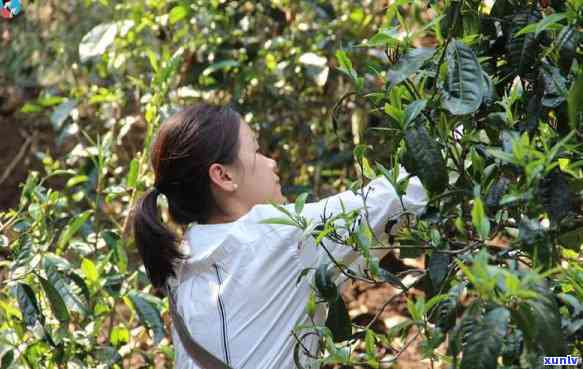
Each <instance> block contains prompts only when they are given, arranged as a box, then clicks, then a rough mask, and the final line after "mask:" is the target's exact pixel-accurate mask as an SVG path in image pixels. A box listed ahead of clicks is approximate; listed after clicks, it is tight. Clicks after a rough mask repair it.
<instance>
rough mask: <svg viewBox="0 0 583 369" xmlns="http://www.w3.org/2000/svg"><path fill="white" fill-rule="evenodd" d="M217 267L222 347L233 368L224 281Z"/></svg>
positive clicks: (215, 265)
mask: <svg viewBox="0 0 583 369" xmlns="http://www.w3.org/2000/svg"><path fill="white" fill-rule="evenodd" d="M213 266H214V267H215V272H216V274H217V280H218V281H219V292H218V295H217V296H218V304H217V307H218V310H219V317H220V320H221V333H222V340H221V341H222V345H223V353H224V355H225V361H226V363H227V365H229V366H231V355H230V353H229V344H228V340H227V313H226V310H225V304H224V303H223V299H222V297H221V294H222V284H223V280H222V278H221V273H220V272H219V266H218V265H217V264H213Z"/></svg>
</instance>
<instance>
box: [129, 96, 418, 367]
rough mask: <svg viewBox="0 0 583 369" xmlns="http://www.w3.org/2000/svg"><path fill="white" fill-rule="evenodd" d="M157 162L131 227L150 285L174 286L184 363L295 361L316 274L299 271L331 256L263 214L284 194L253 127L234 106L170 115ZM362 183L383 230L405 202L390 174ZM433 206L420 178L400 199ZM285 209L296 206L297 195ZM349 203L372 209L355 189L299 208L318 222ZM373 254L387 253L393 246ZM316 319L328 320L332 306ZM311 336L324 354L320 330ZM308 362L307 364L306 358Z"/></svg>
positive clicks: (348, 254)
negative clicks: (161, 203) (164, 210)
mask: <svg viewBox="0 0 583 369" xmlns="http://www.w3.org/2000/svg"><path fill="white" fill-rule="evenodd" d="M152 165H153V168H154V171H155V186H154V188H153V189H152V190H151V191H150V192H148V193H147V194H146V195H145V197H144V198H143V199H142V200H141V202H140V203H139V204H138V206H137V208H136V212H135V218H134V232H135V239H136V243H137V246H138V249H139V251H140V255H141V257H142V260H143V262H144V265H145V268H146V271H147V273H148V276H149V278H150V280H151V282H152V284H153V285H154V287H157V288H163V287H164V286H165V285H166V284H167V283H168V286H170V287H171V288H169V289H170V290H171V291H172V292H173V293H172V294H171V297H173V301H175V305H174V307H175V310H176V311H177V314H173V320H174V324H173V329H172V338H173V342H174V345H175V348H176V366H177V368H181V369H191V368H207V367H208V368H210V367H213V368H215V367H221V365H222V364H218V366H214V365H217V363H220V362H222V363H224V364H226V365H227V366H228V367H230V368H236V369H244V368H249V369H251V368H252V369H272V368H277V369H287V368H290V369H291V368H295V364H294V361H293V355H292V352H293V346H294V342H295V341H294V337H293V336H292V335H291V334H290V332H291V331H292V329H293V328H294V327H295V326H297V325H299V324H308V323H309V322H310V320H309V317H308V315H307V314H306V312H305V305H306V302H307V299H308V296H309V293H310V281H311V279H310V278H302V279H301V281H300V283H299V284H297V285H296V280H297V277H298V275H299V273H300V272H301V271H302V270H303V269H305V268H309V267H317V266H318V265H319V264H320V263H321V262H322V261H326V260H329V257H328V255H327V254H326V253H325V251H324V250H323V248H322V247H316V245H315V244H314V239H313V238H312V237H310V238H308V239H305V240H303V242H302V233H303V230H301V229H299V228H296V227H292V226H289V225H279V224H263V223H260V222H261V221H262V220H264V219H266V218H274V217H282V216H284V215H283V214H282V213H281V212H280V211H279V210H277V209H276V207H274V206H273V205H271V204H269V202H270V201H273V202H276V203H279V204H284V203H285V202H286V199H285V198H284V196H283V195H282V193H281V187H280V184H279V178H278V176H277V165H276V163H275V161H274V160H272V159H270V158H269V157H267V156H265V155H263V154H262V153H261V152H260V151H259V145H258V143H257V140H256V136H255V134H254V133H253V131H252V130H251V128H250V127H249V126H248V125H247V124H246V123H245V121H244V120H242V119H241V116H240V115H239V114H238V113H237V112H236V111H234V110H232V109H231V108H229V107H220V106H212V105H208V104H200V105H196V106H191V107H188V108H186V109H184V110H182V111H180V112H179V113H177V114H175V115H174V116H172V117H171V118H170V119H169V120H168V121H166V122H165V123H164V124H162V126H161V127H160V130H159V132H158V134H157V136H156V138H155V140H154V143H153V147H152ZM403 175H406V173H403ZM364 190H365V193H367V191H368V190H370V192H368V196H367V200H366V204H367V210H368V219H369V224H370V225H371V227H372V229H373V231H374V232H375V234H376V235H377V236H378V237H380V235H381V233H383V230H384V226H385V224H386V222H387V221H388V220H389V219H390V218H391V217H392V218H395V217H396V216H398V215H399V213H400V212H401V211H402V210H403V209H402V207H401V205H402V204H401V201H400V200H399V199H398V197H397V195H396V193H395V191H394V189H393V187H392V186H391V185H390V183H389V182H388V181H387V180H386V179H385V178H384V177H379V178H376V179H375V180H373V181H371V182H370V183H369V185H368V186H366V187H365V189H364ZM159 194H164V196H165V197H166V198H167V200H168V208H169V213H170V216H171V217H172V219H173V220H174V221H175V222H176V223H178V224H181V225H191V226H190V228H188V229H187V230H186V232H185V235H184V237H183V240H182V242H181V241H179V239H178V236H177V235H175V234H173V233H172V232H171V231H169V230H168V228H166V227H165V226H164V225H163V223H162V222H161V220H160V216H159V214H158V210H157V205H156V202H157V198H158V195H159ZM425 203H426V197H425V191H424V190H423V188H422V186H421V184H420V183H419V181H418V179H417V178H412V179H411V180H410V182H409V187H408V189H407V193H406V195H405V196H404V197H403V205H404V206H405V208H406V209H407V210H408V211H412V212H416V213H419V212H420V211H422V209H423V207H424V205H425ZM283 206H284V207H286V208H287V210H289V211H291V212H293V211H294V210H293V209H294V207H293V204H290V205H283ZM342 207H344V209H345V210H346V211H350V210H354V209H360V211H361V213H360V214H363V213H364V209H363V202H362V198H361V197H360V196H356V195H355V194H354V193H352V192H351V191H346V192H342V193H340V194H337V195H335V196H332V197H329V198H327V199H324V200H322V201H319V202H316V203H308V204H306V205H305V206H304V209H303V211H302V214H301V215H302V216H303V217H305V218H306V219H308V220H312V221H314V222H318V221H321V216H323V215H324V214H326V216H331V215H334V214H337V213H340V212H341V211H342ZM324 243H325V245H326V246H327V248H328V249H329V250H330V251H331V253H332V255H333V256H334V257H335V258H336V259H337V260H338V261H341V262H344V263H346V264H347V265H350V264H351V263H359V262H362V260H361V259H362V258H358V255H357V254H356V253H354V252H353V251H352V250H351V248H350V247H346V246H341V245H338V244H334V243H333V242H331V241H330V240H325V241H324ZM374 251H375V252H377V253H376V255H377V256H379V257H382V256H383V255H384V254H385V253H386V252H387V251H386V250H382V251H381V250H374ZM353 265H354V264H353ZM339 282H340V279H337V283H339ZM171 301H172V300H171ZM171 307H172V304H171ZM171 310H172V309H171ZM314 319H315V322H316V324H319V325H323V324H324V320H325V311H324V307H323V304H322V305H319V309H318V310H317V312H316V316H315V318H314ZM178 323H180V324H178ZM181 327H183V328H184V329H183V330H182V331H181V330H180V328H181ZM177 328H178V330H177ZM304 344H305V346H307V347H308V348H309V349H310V350H312V352H313V353H315V352H316V351H317V347H316V345H317V339H316V337H314V336H310V337H309V339H308V340H306V341H304ZM192 346H196V347H195V349H194V352H193V349H192ZM197 350H198V351H197ZM201 350H202V351H204V352H202V353H201ZM207 350H208V352H206V351H207ZM209 354H210V355H209ZM205 355H206V356H205ZM193 356H194V357H193ZM196 356H198V357H196ZM203 356H204V357H203ZM209 356H210V357H209ZM217 359H218V360H217ZM213 360H215V361H214V362H213ZM301 360H302V361H303V362H304V364H305V365H310V363H309V362H308V360H307V356H306V358H304V357H303V356H302V358H301ZM195 362H196V363H198V364H196V363H195ZM223 367H224V366H223Z"/></svg>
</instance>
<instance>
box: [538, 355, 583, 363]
mask: <svg viewBox="0 0 583 369" xmlns="http://www.w3.org/2000/svg"><path fill="white" fill-rule="evenodd" d="M580 361H581V358H580V357H577V356H571V355H567V356H545V357H544V365H577V364H579V362H580Z"/></svg>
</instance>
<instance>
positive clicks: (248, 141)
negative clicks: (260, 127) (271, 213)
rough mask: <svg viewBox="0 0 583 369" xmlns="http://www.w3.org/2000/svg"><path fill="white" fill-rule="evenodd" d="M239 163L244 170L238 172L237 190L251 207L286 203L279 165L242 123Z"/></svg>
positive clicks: (253, 133) (244, 123)
mask: <svg viewBox="0 0 583 369" xmlns="http://www.w3.org/2000/svg"><path fill="white" fill-rule="evenodd" d="M239 142H240V147H239V161H240V164H241V166H242V167H243V170H242V171H241V170H239V171H238V172H237V177H238V178H237V182H236V183H237V185H238V187H237V190H236V191H235V193H237V192H238V193H237V195H238V196H239V198H242V199H248V201H249V205H251V207H252V206H253V205H256V204H265V203H268V202H270V201H274V202H276V203H278V204H281V203H284V202H286V201H287V200H286V198H285V197H284V196H283V195H282V193H281V185H280V184H279V176H278V175H277V170H278V169H277V163H276V162H275V160H273V159H271V158H269V157H267V156H265V155H263V154H262V153H261V151H260V147H259V143H258V142H257V134H256V133H255V132H254V131H253V130H252V129H251V128H250V127H249V125H248V124H247V123H246V122H244V121H242V122H241V128H240V130H239Z"/></svg>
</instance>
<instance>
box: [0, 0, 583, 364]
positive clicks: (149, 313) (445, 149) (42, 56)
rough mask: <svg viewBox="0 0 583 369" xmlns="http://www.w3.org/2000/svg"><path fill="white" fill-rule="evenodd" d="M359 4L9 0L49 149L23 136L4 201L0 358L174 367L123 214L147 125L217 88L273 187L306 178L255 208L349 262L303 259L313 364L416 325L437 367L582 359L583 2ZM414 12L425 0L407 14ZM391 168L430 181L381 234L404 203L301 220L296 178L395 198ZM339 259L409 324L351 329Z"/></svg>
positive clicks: (367, 352) (21, 69) (26, 80)
mask: <svg viewBox="0 0 583 369" xmlns="http://www.w3.org/2000/svg"><path fill="white" fill-rule="evenodd" d="M368 3H371V5H362V4H361V3H360V2H354V1H348V0H334V1H331V2H329V3H326V2H321V1H306V2H290V1H273V2H249V1H229V2H219V1H206V0H197V1H194V2H191V3H185V2H170V1H166V0H162V1H146V0H135V1H127V2H123V3H117V4H110V3H109V2H108V1H105V0H100V1H91V0H86V1H83V2H74V4H73V5H72V4H69V3H63V2H57V1H52V0H50V1H47V2H35V3H31V4H28V5H29V6H28V7H27V9H26V14H25V15H26V20H24V19H25V18H24V17H21V18H20V19H21V20H22V21H21V20H19V21H18V22H21V23H18V22H14V23H13V24H11V25H10V27H9V28H8V31H7V33H6V31H5V33H4V34H7V35H8V36H3V37H9V38H10V44H9V46H8V47H6V48H5V49H3V52H2V53H1V54H0V63H1V64H2V65H3V66H5V68H3V71H2V72H1V73H2V74H1V75H0V80H1V81H2V82H3V85H7V86H12V87H14V88H17V89H19V90H22V91H24V92H27V93H31V94H32V95H34V98H31V99H29V100H27V101H26V103H25V104H22V107H21V109H20V112H17V113H15V117H17V118H26V119H23V121H26V120H34V121H38V122H40V123H39V124H40V125H43V124H44V125H46V126H47V127H48V129H50V130H52V132H53V133H54V134H55V137H56V139H55V145H56V146H57V147H58V148H59V149H60V150H61V151H62V152H63V153H64V154H63V155H61V156H57V157H52V156H51V155H50V154H48V153H47V152H44V151H38V152H36V153H35V154H36V155H37V156H38V157H39V159H40V160H41V162H42V165H43V166H44V171H43V172H42V173H41V172H31V173H30V175H29V176H28V178H27V180H26V182H25V183H24V184H23V185H22V191H21V197H20V199H19V203H18V205H17V207H16V208H15V209H12V210H8V211H6V212H4V213H2V214H1V215H0V221H1V223H0V231H1V233H2V234H1V235H0V251H2V252H3V253H2V255H8V256H7V258H6V260H3V261H2V262H0V268H2V271H1V272H2V273H4V274H3V278H5V279H3V280H2V282H3V285H2V289H1V290H0V336H1V337H2V338H1V340H2V344H1V345H0V354H1V355H2V359H1V362H0V368H1V369H5V368H6V369H7V368H16V367H22V366H28V367H31V368H37V367H55V366H64V365H72V366H78V367H96V366H108V367H114V368H120V367H122V366H124V362H125V360H132V359H135V358H140V359H142V360H143V361H145V363H146V364H145V365H151V366H153V365H154V364H155V363H157V361H158V360H159V358H160V357H162V358H163V361H164V365H166V366H172V363H171V360H172V359H173V352H172V348H171V345H170V344H169V340H168V336H167V334H166V332H165V330H164V324H163V317H164V316H165V313H166V309H167V308H166V305H165V304H164V303H163V302H162V301H161V300H160V299H158V298H156V297H154V296H152V295H155V294H156V293H157V292H156V291H153V290H151V288H150V287H149V284H148V283H147V279H146V275H145V272H144V270H143V268H142V267H137V266H138V265H139V263H138V262H137V252H136V249H135V246H134V244H133V241H132V240H131V237H128V235H129V227H128V224H127V216H128V209H130V208H131V207H132V205H133V204H134V203H135V201H136V199H137V198H138V196H139V195H140V194H141V193H142V192H143V191H144V190H146V189H147V188H148V187H149V186H150V185H151V184H152V182H153V178H152V176H151V173H150V172H149V170H148V161H149V157H148V155H149V154H148V150H147V148H149V145H150V142H151V140H152V137H153V134H154V132H155V130H156V129H157V127H158V125H159V124H160V123H161V122H162V121H163V120H164V119H165V118H166V117H167V116H168V115H169V114H171V113H172V112H173V111H174V110H175V109H176V108H177V107H179V106H181V105H184V104H189V103H191V102H193V101H197V100H200V99H205V100H207V101H211V102H223V103H224V102H227V101H229V102H231V103H233V104H234V105H235V106H236V107H237V109H238V110H239V111H240V112H241V113H242V116H243V117H244V118H245V120H246V121H247V122H249V123H250V124H251V125H252V126H253V127H254V128H256V129H257V130H258V131H259V132H260V137H261V140H262V142H261V143H262V145H263V146H266V147H267V148H268V152H270V153H271V154H272V155H273V156H274V157H278V158H279V167H280V172H281V174H280V175H281V177H282V182H283V183H285V182H289V186H286V188H284V190H285V191H286V194H288V195H292V196H293V195H299V194H301V195H299V196H297V197H296V199H295V203H294V205H295V206H294V213H291V212H289V211H287V209H286V208H283V207H279V209H280V210H281V211H282V212H283V213H282V217H281V218H276V219H268V220H266V221H265V222H266V223H269V222H271V223H278V224H286V225H290V226H295V227H299V228H301V229H303V231H304V237H313V238H314V240H315V243H316V244H317V245H318V247H323V245H324V243H323V242H322V241H324V240H326V239H329V240H332V241H334V242H336V243H339V244H343V245H344V246H345V247H351V248H352V249H353V250H354V251H356V252H359V253H360V254H361V255H362V257H363V259H364V261H365V268H364V269H363V270H358V271H355V270H350V269H349V268H347V267H346V266H345V265H342V264H339V263H332V264H330V263H325V264H323V266H321V267H319V268H318V269H317V270H315V271H314V272H315V274H314V280H313V282H314V285H315V290H316V291H317V293H314V294H313V295H312V297H311V298H310V300H309V301H308V302H307V308H306V310H307V312H308V314H309V315H310V316H311V317H313V316H314V312H315V309H316V306H317V304H320V303H321V304H326V305H327V306H328V318H327V320H326V325H325V326H317V325H315V326H309V327H301V328H302V329H303V330H308V333H306V334H308V335H310V334H315V335H317V336H318V337H319V339H320V341H321V343H322V347H323V350H324V353H323V354H322V353H320V355H321V356H320V357H319V358H318V359H317V361H319V362H320V363H323V364H344V365H369V366H370V367H373V368H376V367H380V365H381V363H391V362H393V361H398V357H399V355H397V354H396V355H395V356H394V357H393V358H386V357H385V358H383V357H381V356H380V355H381V354H380V353H381V352H385V351H386V349H387V348H390V350H391V352H394V351H393V350H394V348H395V347H398V350H399V352H400V351H403V350H405V349H406V348H407V347H408V345H410V344H411V343H412V341H411V340H410V336H411V335H413V336H414V337H421V341H422V342H421V351H422V355H423V357H424V359H425V360H428V361H434V362H435V361H439V362H442V363H446V365H451V366H452V367H453V368H457V367H462V368H494V367H496V366H497V365H499V364H498V363H499V362H500V360H502V362H503V363H504V365H505V367H507V368H513V369H518V368H531V367H537V366H540V365H541V362H542V359H541V358H542V356H544V355H551V356H557V355H560V354H572V355H574V356H581V355H582V352H581V339H582V335H583V270H582V268H581V247H582V245H583V242H582V240H583V209H582V206H583V171H582V170H583V162H582V161H581V158H582V157H583V155H582V151H581V150H582V145H581V142H582V141H581V139H582V137H583V136H582V134H581V127H583V113H582V110H581V109H582V104H581V101H583V77H582V76H583V69H582V65H583V64H582V63H583V54H582V46H581V44H582V42H583V36H582V35H581V27H582V26H583V11H582V6H583V4H582V3H581V1H580V0H568V1H565V2H560V1H557V2H551V6H550V7H547V8H542V7H541V6H540V4H539V3H538V2H532V1H522V0H496V1H494V2H493V4H491V7H490V5H489V2H485V1H483V2H482V1H474V0H471V1H470V0H463V1H445V2H442V3H440V2H434V1H430V2H421V1H418V2H412V3H411V2H406V1H396V2H392V3H391V5H389V6H388V7H387V8H386V9H377V8H376V7H375V6H374V4H372V3H375V2H367V4H368ZM541 3H542V2H541ZM428 7H429V8H430V9H431V13H428V14H433V15H434V17H433V19H432V20H431V21H430V22H427V21H422V20H421V19H420V18H418V17H419V14H421V13H422V10H424V9H427V8H428ZM47 12H48V13H47ZM47 14H48V15H47ZM423 14H425V13H423ZM421 45H423V46H422V47H421ZM334 101H336V102H337V103H336V104H333V103H334ZM0 103H1V101H0ZM330 116H332V119H330ZM45 122H46V123H45ZM368 148H374V150H367V149H368ZM399 165H402V166H404V167H405V168H406V169H407V170H408V171H409V173H410V174H411V175H415V176H417V177H419V178H420V180H421V182H422V184H423V186H424V187H425V188H426V189H427V190H428V192H429V194H430V197H431V198H430V201H429V204H428V209H427V212H426V214H425V215H424V216H423V217H421V218H419V219H417V220H416V221H415V222H413V221H409V218H408V217H409V215H410V214H408V212H407V209H404V212H403V214H396V215H395V216H394V217H391V219H387V222H388V227H387V229H388V230H389V231H390V228H391V227H389V225H394V224H395V223H396V218H398V217H399V216H401V217H403V220H406V221H403V222H400V223H402V225H401V226H400V227H399V229H398V230H396V231H395V232H392V233H391V235H390V237H389V240H390V242H389V243H387V242H386V241H385V240H377V239H376V237H373V234H372V231H371V230H370V229H369V226H368V225H367V223H366V222H362V223H360V224H358V225H356V224H355V221H356V214H355V213H345V214H341V215H338V216H336V217H334V218H330V219H322V222H321V223H316V224H314V223H311V224H310V223H308V222H307V221H306V220H305V219H303V218H302V217H301V212H302V210H303V209H304V204H305V202H306V200H307V197H308V193H310V192H311V193H313V194H314V195H318V194H319V193H320V192H321V189H322V187H321V186H322V183H324V184H328V183H330V182H332V181H331V179H336V178H338V177H342V178H349V180H344V182H335V184H334V186H333V189H339V186H341V185H350V188H351V189H353V190H354V191H355V193H360V191H359V187H360V185H361V184H363V182H364V181H365V178H364V177H366V178H369V179H370V178H374V177H375V176H376V175H378V174H382V175H384V176H385V177H386V178H387V179H388V180H389V181H390V182H391V183H392V184H393V186H394V187H395V189H396V192H397V194H398V195H399V196H403V195H404V194H405V190H406V188H407V184H408V181H409V178H404V179H401V180H399V179H398V178H399ZM385 167H386V168H389V169H386V168H385ZM356 177H358V178H356ZM352 179H355V180H354V181H352ZM361 195H362V194H361ZM336 220H344V221H345V224H347V225H349V226H348V227H346V228H344V229H338V227H337V226H336V225H335V221H336ZM377 247H385V248H386V247H389V248H391V249H393V251H394V252H398V255H399V256H400V257H401V258H408V257H422V258H425V265H426V270H424V271H422V273H423V274H422V275H421V276H419V271H413V272H410V273H411V274H412V275H411V277H413V278H414V279H415V280H416V281H417V282H416V283H415V287H412V286H411V284H409V283H407V284H405V283H404V280H401V278H403V277H404V275H395V274H393V273H390V272H389V271H385V270H382V269H381V268H380V267H379V260H378V259H377V258H375V257H374V256H373V255H372V252H371V251H372V250H374V249H375V248H377ZM4 250H6V251H7V253H4ZM328 265H330V266H328ZM337 270H339V271H340V272H341V273H343V274H344V275H345V276H346V277H347V278H349V279H353V280H359V281H361V282H364V283H370V284H375V285H376V284H380V283H389V284H391V285H393V286H395V287H396V288H397V289H398V291H399V292H398V294H397V295H395V296H401V295H408V297H409V298H408V299H407V301H408V304H407V311H408V313H409V315H410V319H408V320H406V321H404V322H402V323H400V324H398V325H396V326H394V327H389V328H390V329H389V330H388V331H387V332H381V333H379V332H376V331H374V330H373V329H371V327H372V324H373V323H374V320H373V321H371V322H370V323H369V324H368V326H359V325H356V324H352V322H351V321H350V316H349V315H348V312H347V309H346V306H345V304H344V302H343V301H342V298H341V297H340V294H339V292H338V288H337V287H336V286H335V285H333V283H332V280H331V278H332V276H333V275H334V274H335V273H334V272H336V271H337ZM305 272H306V273H307V272H310V271H309V270H308V271H305ZM306 273H302V275H300V278H301V277H302V276H303V275H305V274H306ZM407 273H409V272H407ZM4 276H5V277H4ZM411 288H419V289H422V290H423V291H422V292H423V293H424V296H420V297H417V298H413V297H412V296H413V295H412V294H409V291H410V289H411ZM316 295H317V296H318V297H320V299H318V298H317V297H316ZM387 298H389V297H387ZM390 298H393V297H390ZM390 298H389V300H388V301H387V302H388V303H391V302H392V301H393V300H390ZM377 318H378V316H377ZM302 337H305V336H302ZM397 339H399V341H400V342H401V343H402V344H403V345H402V346H400V347H399V346H397V345H396V343H395V342H396V340H397ZM300 340H301V339H300ZM355 343H356V344H357V346H358V344H360V343H361V344H362V345H360V346H362V350H361V351H363V352H362V353H359V352H357V351H355V350H353V349H352V347H353V346H354V345H353V344H355ZM444 346H445V348H447V350H442V349H441V348H442V347H444ZM380 347H382V348H384V349H383V350H380ZM300 350H301V345H300V344H299V342H298V345H297V347H296V353H298V352H299V351H300ZM443 352H446V354H442V353H443ZM45 364H46V365H45ZM157 365H159V364H157Z"/></svg>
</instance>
